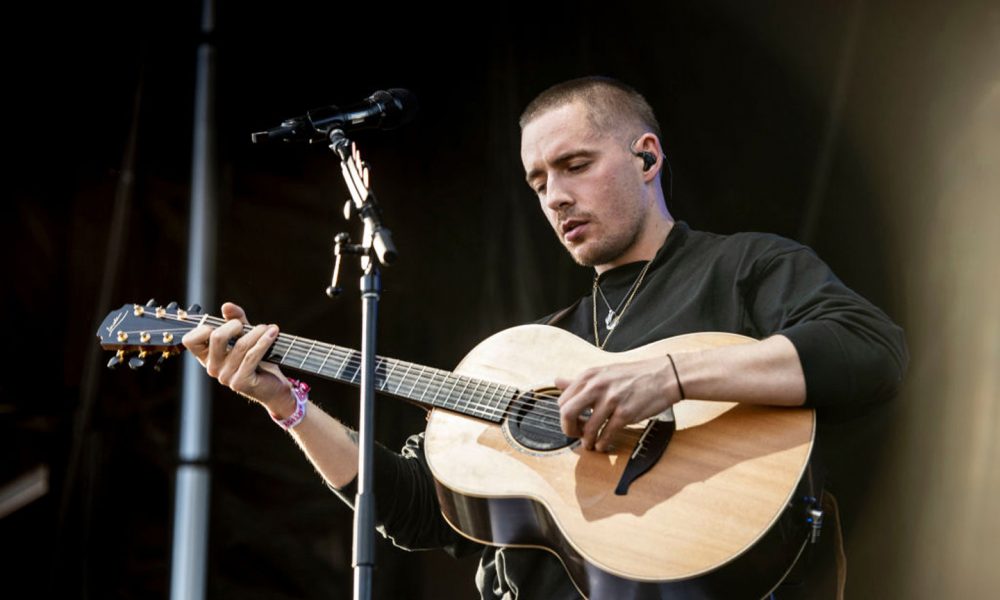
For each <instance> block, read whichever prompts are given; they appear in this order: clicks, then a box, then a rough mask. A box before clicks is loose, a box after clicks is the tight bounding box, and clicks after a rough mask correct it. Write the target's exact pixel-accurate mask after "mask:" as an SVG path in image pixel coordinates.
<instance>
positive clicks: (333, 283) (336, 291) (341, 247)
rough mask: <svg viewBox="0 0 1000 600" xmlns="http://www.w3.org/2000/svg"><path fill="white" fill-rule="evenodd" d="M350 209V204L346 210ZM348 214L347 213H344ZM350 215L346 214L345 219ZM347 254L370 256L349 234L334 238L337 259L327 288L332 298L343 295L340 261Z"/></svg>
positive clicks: (340, 234)
mask: <svg viewBox="0 0 1000 600" xmlns="http://www.w3.org/2000/svg"><path fill="white" fill-rule="evenodd" d="M347 207H350V203H349V202H348V203H347V204H346V205H345V208H347ZM344 212H345V213H347V211H346V210H345V211H344ZM347 216H348V215H346V214H345V218H347ZM345 254H349V255H352V256H365V255H366V254H368V249H367V248H365V247H364V246H362V245H360V244H352V243H351V236H350V235H349V234H347V233H344V232H341V233H338V234H337V235H335V236H334V238H333V255H334V256H335V257H336V258H335V259H334V262H333V276H332V277H331V278H330V286H329V287H327V288H326V295H327V296H329V297H330V298H336V297H337V296H339V295H340V294H341V293H343V291H344V288H342V287H340V285H339V283H340V260H341V259H342V258H343V257H344V255H345Z"/></svg>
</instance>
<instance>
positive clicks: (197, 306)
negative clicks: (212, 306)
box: [187, 304, 201, 313]
mask: <svg viewBox="0 0 1000 600" xmlns="http://www.w3.org/2000/svg"><path fill="white" fill-rule="evenodd" d="M187 311H188V312H189V313H200V312H201V305H200V304H192V305H191V306H189V307H188V310H187Z"/></svg>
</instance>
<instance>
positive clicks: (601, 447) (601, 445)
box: [594, 411, 629, 452]
mask: <svg viewBox="0 0 1000 600" xmlns="http://www.w3.org/2000/svg"><path fill="white" fill-rule="evenodd" d="M628 424H629V420H628V419H627V418H625V417H624V416H622V414H621V413H620V412H619V411H615V412H614V413H612V415H611V417H610V418H609V419H608V422H607V423H605V424H604V429H602V430H600V431H599V432H598V433H599V436H598V438H597V441H596V442H594V450H597V451H598V452H607V451H609V450H611V449H612V446H613V444H612V442H613V440H614V439H615V437H616V436H617V435H618V432H620V431H622V430H623V429H625V426H626V425H628Z"/></svg>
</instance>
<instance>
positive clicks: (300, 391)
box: [271, 378, 310, 431]
mask: <svg viewBox="0 0 1000 600" xmlns="http://www.w3.org/2000/svg"><path fill="white" fill-rule="evenodd" d="M288 382H289V383H291V384H292V396H294V397H295V412H293V413H292V414H290V415H288V417H286V418H284V419H279V418H278V417H276V416H274V414H271V419H273V420H274V422H275V423H277V424H278V425H280V426H281V428H282V429H284V430H285V431H288V430H289V429H293V428H294V427H295V426H296V425H298V424H299V423H301V422H302V419H304V418H305V416H306V404H308V402H309V389H310V388H309V384H308V383H306V382H304V381H299V380H298V379H291V378H289V380H288Z"/></svg>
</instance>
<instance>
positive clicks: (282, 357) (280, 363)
mask: <svg viewBox="0 0 1000 600" xmlns="http://www.w3.org/2000/svg"><path fill="white" fill-rule="evenodd" d="M294 338H295V336H294V335H293V336H292V337H291V338H289V341H288V349H287V350H285V352H284V354H282V356H281V360H279V361H278V364H279V365H283V364H285V359H286V358H288V355H289V354H291V353H292V346H294V345H295V339H294Z"/></svg>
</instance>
